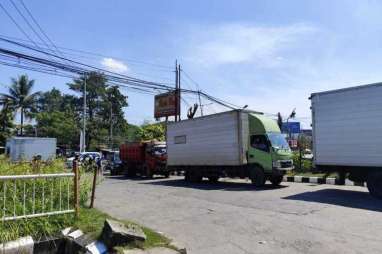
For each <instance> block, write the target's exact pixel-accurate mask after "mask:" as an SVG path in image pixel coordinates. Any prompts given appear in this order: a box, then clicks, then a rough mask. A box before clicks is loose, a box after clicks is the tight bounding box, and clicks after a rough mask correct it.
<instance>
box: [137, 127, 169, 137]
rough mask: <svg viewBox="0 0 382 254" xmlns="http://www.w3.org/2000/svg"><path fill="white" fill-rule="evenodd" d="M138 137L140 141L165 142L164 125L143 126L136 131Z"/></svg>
mask: <svg viewBox="0 0 382 254" xmlns="http://www.w3.org/2000/svg"><path fill="white" fill-rule="evenodd" d="M138 136H139V138H140V139H141V140H153V139H156V140H158V141H164V140H165V124H164V123H154V124H143V125H142V126H141V127H140V129H139V130H138Z"/></svg>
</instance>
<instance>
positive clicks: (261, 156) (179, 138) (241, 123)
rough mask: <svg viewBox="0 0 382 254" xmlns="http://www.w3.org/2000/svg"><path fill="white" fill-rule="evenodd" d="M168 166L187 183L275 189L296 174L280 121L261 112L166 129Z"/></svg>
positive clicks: (236, 112)
mask: <svg viewBox="0 0 382 254" xmlns="http://www.w3.org/2000/svg"><path fill="white" fill-rule="evenodd" d="M166 136H167V155H168V158H167V167H168V168H169V170H171V171H183V172H185V180H187V181H193V182H195V181H201V180H202V179H203V178H204V177H205V178H208V179H209V180H210V181H212V182H215V181H217V180H218V179H219V178H220V177H231V178H237V177H238V178H250V179H251V180H252V182H253V184H254V185H255V186H263V185H264V184H265V182H266V181H267V180H269V181H270V182H271V183H272V184H273V185H278V184H280V182H281V181H282V178H283V176H284V174H285V173H286V172H287V171H288V170H292V169H293V161H292V152H291V150H290V148H289V146H288V143H287V141H286V139H285V136H284V135H283V134H282V133H281V132H280V128H279V127H278V125H277V123H276V121H275V120H274V119H271V118H269V117H267V116H265V115H263V114H261V113H259V112H254V111H249V110H232V111H226V112H222V113H218V114H213V115H207V116H203V117H198V118H194V119H188V120H183V121H180V122H173V123H168V125H167V135H166Z"/></svg>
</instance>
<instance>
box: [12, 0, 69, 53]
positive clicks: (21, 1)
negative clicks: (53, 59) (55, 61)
mask: <svg viewBox="0 0 382 254" xmlns="http://www.w3.org/2000/svg"><path fill="white" fill-rule="evenodd" d="M19 1H20V3H21V5H22V6H23V7H24V9H25V10H26V12H27V13H28V15H29V17H30V18H31V19H32V21H33V23H34V24H35V25H36V26H37V27H38V29H39V30H40V32H41V33H42V34H43V36H44V37H45V38H46V39H47V40H48V41H49V42H50V44H51V45H52V46H53V47H54V48H55V49H56V51H57V52H58V53H59V54H60V55H61V56H64V54H63V53H62V52H61V51H60V50H59V49H58V48H57V46H56V45H55V44H54V43H53V41H52V40H51V39H50V38H49V36H48V35H47V34H46V33H45V31H44V30H43V29H42V27H41V26H40V24H39V23H38V22H37V20H36V19H35V18H34V16H33V15H32V12H31V11H30V10H29V9H28V7H27V6H26V5H25V3H24V1H23V0H19Z"/></svg>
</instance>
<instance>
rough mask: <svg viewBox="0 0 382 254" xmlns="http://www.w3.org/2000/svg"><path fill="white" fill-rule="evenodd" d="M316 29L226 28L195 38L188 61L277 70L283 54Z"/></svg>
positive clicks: (297, 26) (218, 28)
mask: <svg viewBox="0 0 382 254" xmlns="http://www.w3.org/2000/svg"><path fill="white" fill-rule="evenodd" d="M313 31H315V28H314V27H312V26H308V25H305V24H294V25H289V26H281V27H265V26H256V25H246V24H225V25H221V26H218V27H212V28H208V29H204V32H197V33H196V34H194V36H193V37H194V40H196V41H194V42H193V45H197V46H193V47H192V49H189V51H190V57H189V59H191V60H193V61H194V62H198V63H202V64H205V65H222V64H237V63H261V64H262V65H263V66H268V67H272V66H275V65H276V66H277V65H278V64H279V63H280V62H282V61H283V60H284V58H283V57H282V56H281V55H279V53H280V52H281V51H283V50H286V49H289V48H293V46H295V44H297V43H300V42H299V39H301V38H303V36H305V35H307V34H311V33H312V32H313Z"/></svg>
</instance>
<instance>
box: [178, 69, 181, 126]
mask: <svg viewBox="0 0 382 254" xmlns="http://www.w3.org/2000/svg"><path fill="white" fill-rule="evenodd" d="M180 72H181V69H180V64H179V65H178V76H179V77H178V106H177V107H179V108H178V111H179V121H180V113H181V112H180V110H181V109H182V107H181V106H180V105H181V103H182V101H181V97H180V96H181V94H180Z"/></svg>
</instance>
